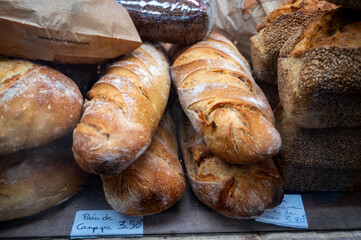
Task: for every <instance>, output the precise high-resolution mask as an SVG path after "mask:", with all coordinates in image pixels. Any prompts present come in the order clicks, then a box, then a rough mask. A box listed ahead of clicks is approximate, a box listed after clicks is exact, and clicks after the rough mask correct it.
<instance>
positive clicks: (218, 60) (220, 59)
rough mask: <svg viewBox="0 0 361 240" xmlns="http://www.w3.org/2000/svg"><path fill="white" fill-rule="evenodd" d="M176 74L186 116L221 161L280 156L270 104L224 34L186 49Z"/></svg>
mask: <svg viewBox="0 0 361 240" xmlns="http://www.w3.org/2000/svg"><path fill="white" fill-rule="evenodd" d="M171 72H172V79H173V82H174V85H175V86H176V87H177V89H178V96H179V100H180V103H181V105H182V107H183V110H184V112H185V113H186V114H187V116H188V118H189V119H190V121H191V122H192V125H193V126H194V127H195V129H196V130H197V131H198V132H199V133H201V134H202V136H203V138H204V140H205V142H206V143H207V145H208V146H209V148H210V149H211V151H212V152H213V153H214V154H215V155H216V156H218V157H219V158H221V159H222V160H224V161H227V162H229V163H253V162H257V161H261V160H267V159H269V158H270V157H272V156H273V155H275V154H276V153H277V152H278V150H279V148H280V146H281V138H280V136H279V134H278V132H277V130H276V129H275V128H274V125H273V124H274V116H273V113H272V110H271V108H270V106H269V104H268V102H267V99H266V98H265V96H264V94H263V92H262V91H261V90H260V88H259V87H258V86H257V85H256V83H255V82H254V80H253V78H252V76H251V73H250V69H249V66H248V63H247V62H246V61H245V59H244V58H243V57H242V55H241V54H240V53H239V52H238V50H237V49H236V47H235V46H234V45H233V44H232V43H231V42H230V41H228V40H227V39H226V38H224V37H223V36H222V35H220V34H218V33H215V32H212V33H211V34H210V35H209V37H208V38H207V39H206V40H205V41H201V42H198V43H197V44H195V45H193V46H191V47H189V48H188V49H185V50H183V53H181V54H180V55H179V56H178V57H177V59H176V60H175V61H174V64H173V66H172V68H171Z"/></svg>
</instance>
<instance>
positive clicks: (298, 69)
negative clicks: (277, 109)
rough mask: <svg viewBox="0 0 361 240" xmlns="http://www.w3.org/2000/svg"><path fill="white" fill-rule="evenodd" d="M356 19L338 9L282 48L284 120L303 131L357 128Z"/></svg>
mask: <svg viewBox="0 0 361 240" xmlns="http://www.w3.org/2000/svg"><path fill="white" fill-rule="evenodd" d="M360 29H361V17H360V16H359V12H358V11H356V10H352V9H343V8H338V9H335V10H333V11H330V12H328V13H325V14H323V15H320V16H318V17H317V18H315V19H314V20H313V21H312V22H310V23H309V25H308V27H307V28H306V29H305V30H304V32H303V33H302V34H300V35H299V36H297V37H298V38H299V41H298V42H297V43H293V44H290V45H288V46H286V45H285V46H284V49H282V50H281V57H280V58H279V61H278V75H279V77H278V87H279V96H280V100H281V103H282V105H283V107H284V109H285V112H286V114H287V117H289V118H290V119H291V121H293V122H295V123H296V124H297V125H298V126H300V127H304V128H329V127H358V126H361V96H360V91H361V68H360V66H361V41H360V39H361V32H360Z"/></svg>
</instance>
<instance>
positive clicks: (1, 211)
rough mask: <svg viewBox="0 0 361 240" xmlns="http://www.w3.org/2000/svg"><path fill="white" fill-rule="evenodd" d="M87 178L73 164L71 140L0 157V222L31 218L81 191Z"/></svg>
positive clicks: (67, 139) (63, 140)
mask: <svg viewBox="0 0 361 240" xmlns="http://www.w3.org/2000/svg"><path fill="white" fill-rule="evenodd" d="M87 176H88V174H87V173H86V172H84V171H83V170H81V169H80V168H79V167H78V166H77V164H76V163H75V160H74V157H73V153H72V151H71V136H69V137H66V138H62V139H59V140H57V141H55V142H52V143H49V144H47V145H44V146H41V147H38V148H32V149H27V150H24V151H20V152H17V153H14V154H11V155H7V156H1V157H0V221H8V220H12V219H16V218H21V217H26V216H30V215H33V214H36V213H39V212H41V211H44V210H46V209H48V208H51V207H53V206H55V205H57V204H60V203H62V202H64V201H65V200H66V199H68V198H70V197H71V196H73V195H74V194H76V193H77V192H78V191H80V190H81V188H82V187H83V185H84V184H85V182H86V180H87Z"/></svg>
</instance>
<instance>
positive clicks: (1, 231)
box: [0, 175, 361, 238]
mask: <svg viewBox="0 0 361 240" xmlns="http://www.w3.org/2000/svg"><path fill="white" fill-rule="evenodd" d="M301 195H302V199H303V203H304V207H305V210H306V215H307V220H308V224H309V228H308V229H305V230H303V231H314V230H321V231H322V230H355V229H361V192H331V193H330V192H327V193H303V194H301ZM104 209H111V207H110V206H109V205H108V203H107V202H106V200H105V198H104V194H103V189H102V185H101V181H100V179H99V178H98V176H95V175H94V176H92V177H91V178H90V180H89V182H88V184H87V186H86V187H85V189H84V190H83V191H82V192H81V193H79V194H77V195H76V196H74V197H72V198H71V199H69V200H68V201H66V202H64V203H62V204H60V205H58V206H56V207H54V208H52V209H49V210H47V211H45V212H42V213H39V214H37V215H34V216H31V217H27V218H23V219H18V220H13V221H9V222H3V223H0V238H11V237H18V238H20V237H48V238H49V237H50V238H51V237H69V236H70V232H71V228H72V224H73V221H74V217H75V214H76V211H78V210H104ZM294 230H296V231H300V230H299V229H294V228H285V227H279V226H275V225H269V224H265V223H260V222H256V221H254V220H235V219H230V218H227V217H225V216H223V215H221V214H219V213H216V212H214V211H212V210H211V209H210V208H208V207H207V206H205V205H204V204H202V203H201V202H200V201H199V200H198V199H197V198H196V197H195V195H194V194H193V193H192V191H191V189H190V187H189V186H187V190H186V193H185V195H184V197H183V198H182V199H181V200H180V201H179V202H177V203H176V205H174V206H173V207H171V208H170V209H168V210H166V211H164V212H162V213H159V214H156V215H152V216H146V217H144V236H146V235H169V234H192V233H197V234H202V233H206V234H208V233H243V232H272V231H288V232H289V231H294Z"/></svg>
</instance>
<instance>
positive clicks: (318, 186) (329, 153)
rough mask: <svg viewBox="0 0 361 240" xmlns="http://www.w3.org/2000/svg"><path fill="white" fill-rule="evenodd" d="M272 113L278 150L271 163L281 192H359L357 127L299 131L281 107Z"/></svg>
mask: <svg viewBox="0 0 361 240" xmlns="http://www.w3.org/2000/svg"><path fill="white" fill-rule="evenodd" d="M275 114H276V121H277V129H278V131H279V132H280V134H281V136H282V148H281V150H280V152H279V153H278V154H277V155H276V156H275V157H274V160H275V163H276V165H277V167H278V169H279V171H280V173H281V176H282V181H283V187H284V189H285V190H290V191H360V190H361V161H360V155H361V128H324V129H306V128H300V127H298V126H297V125H295V124H294V123H293V122H292V121H290V119H289V118H287V116H286V114H285V113H284V111H283V109H282V107H281V105H279V106H278V107H277V109H276V110H275Z"/></svg>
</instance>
